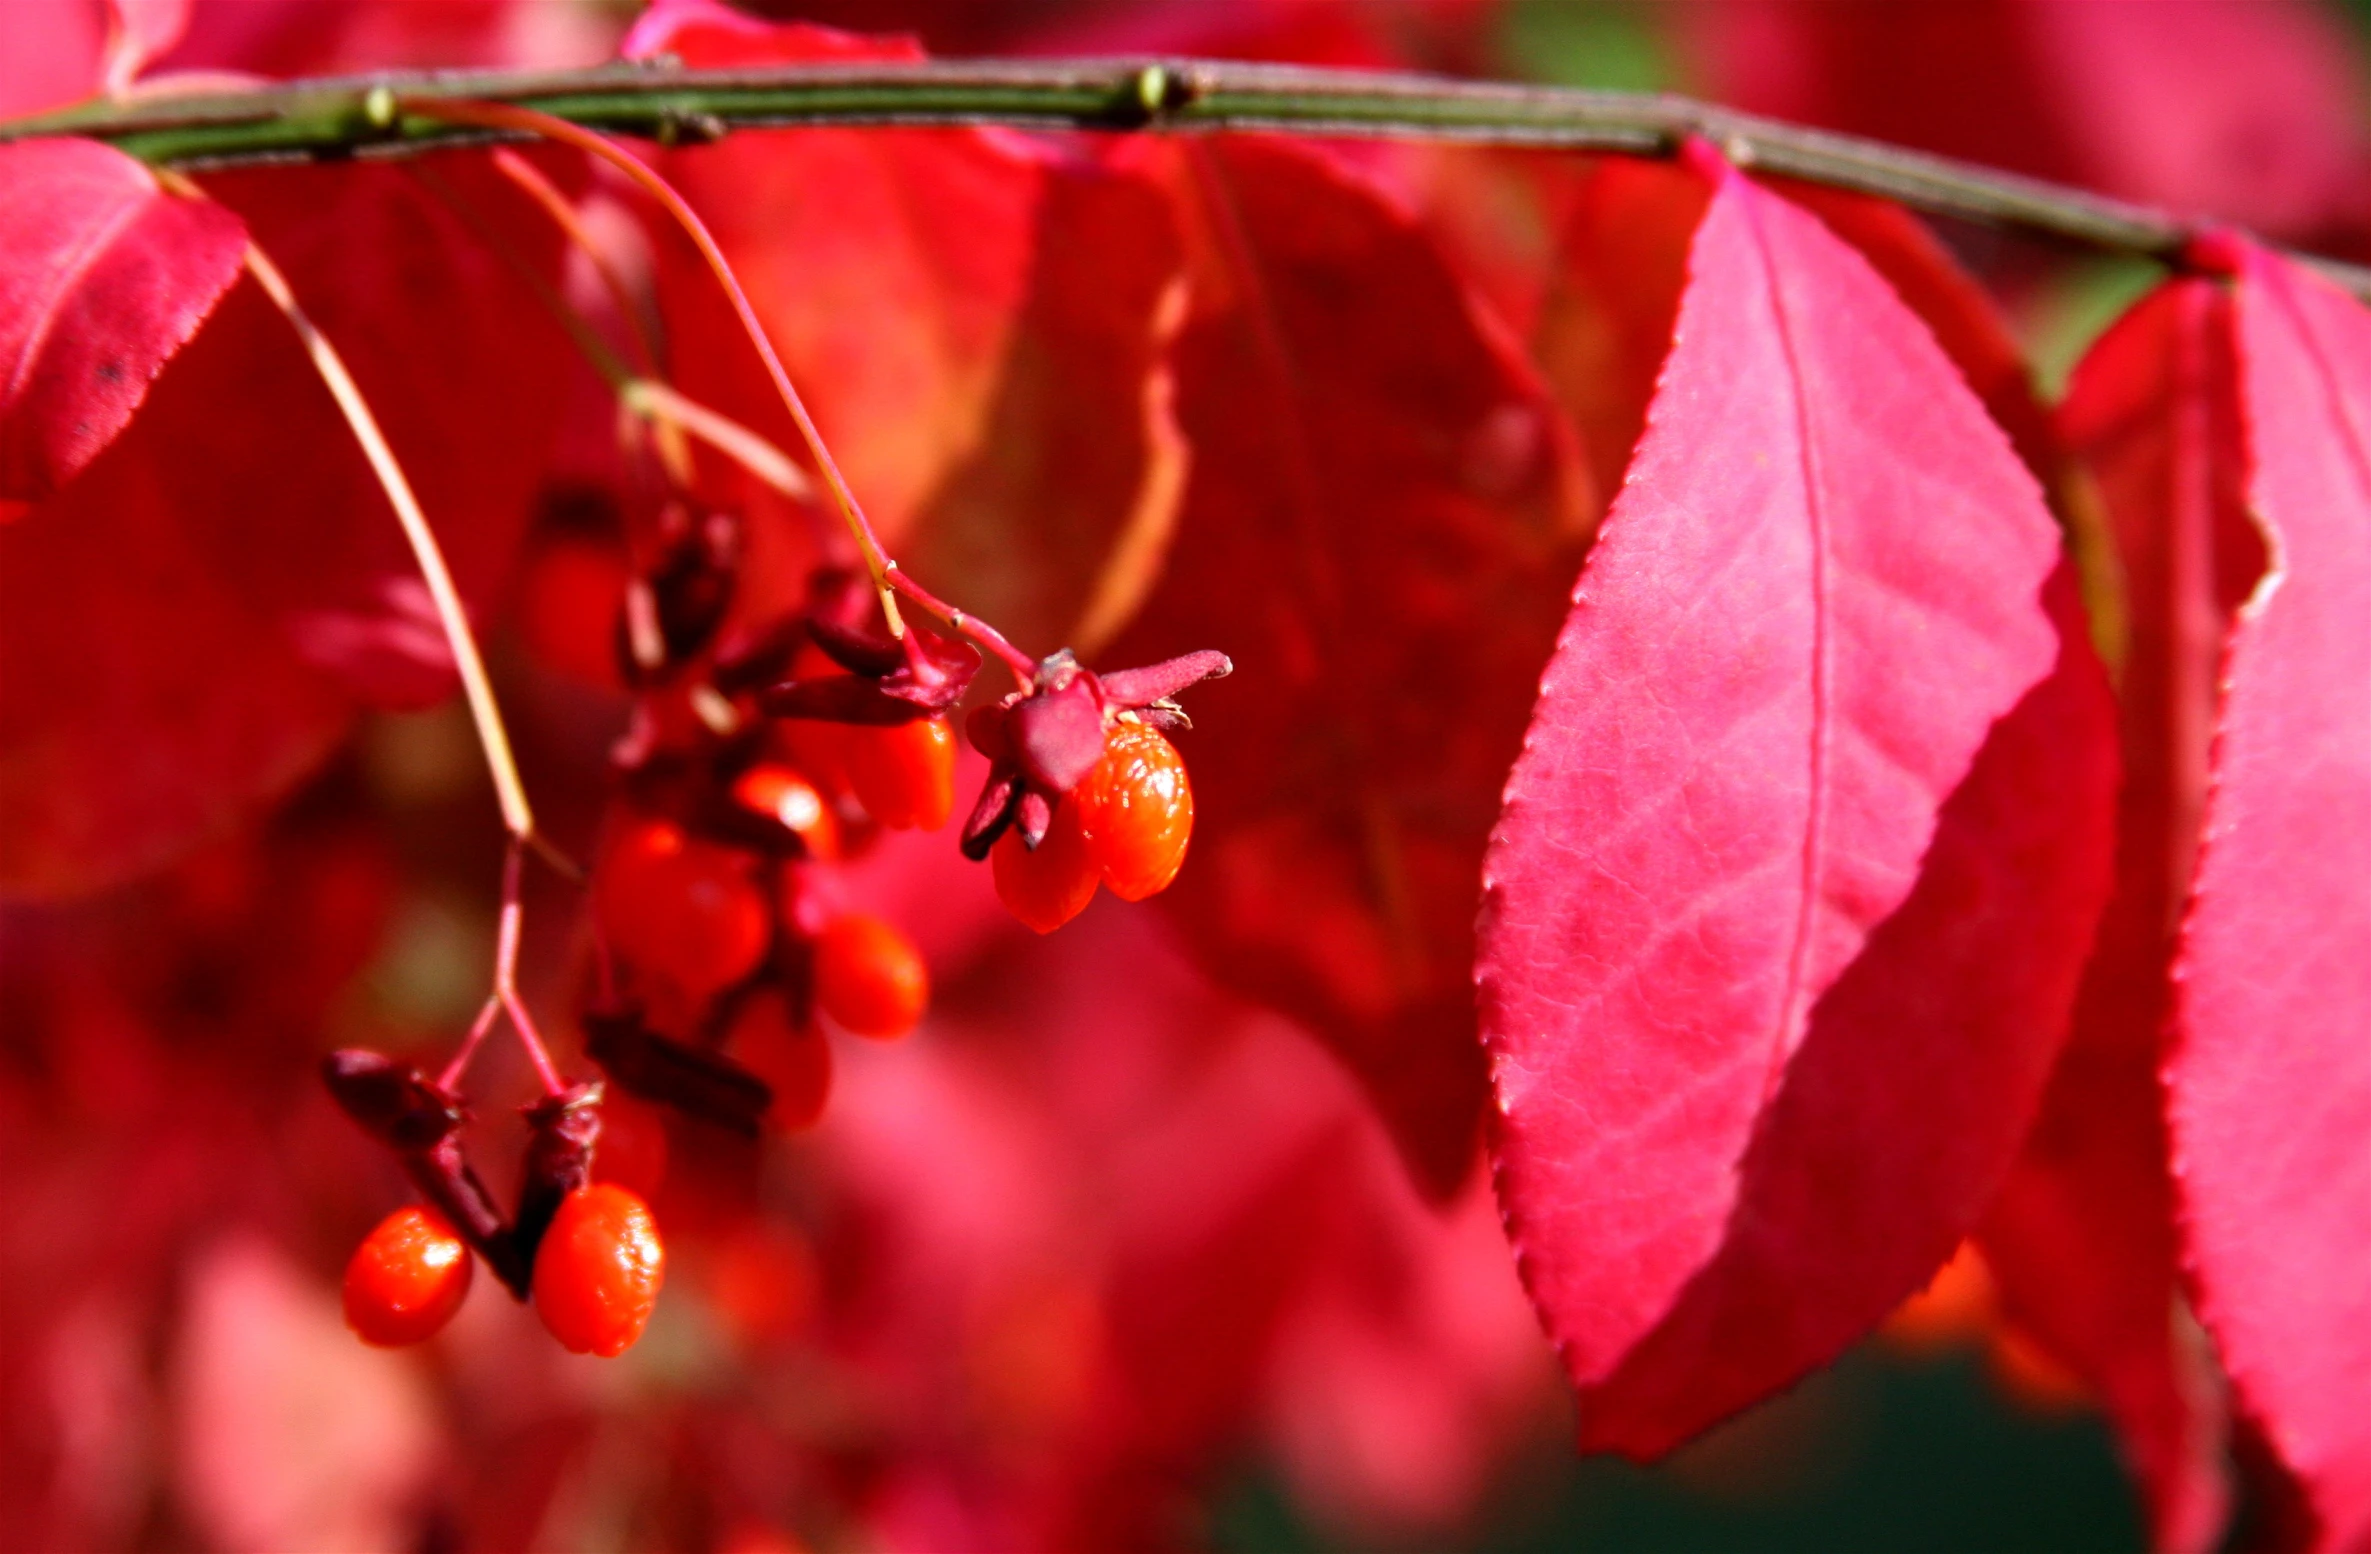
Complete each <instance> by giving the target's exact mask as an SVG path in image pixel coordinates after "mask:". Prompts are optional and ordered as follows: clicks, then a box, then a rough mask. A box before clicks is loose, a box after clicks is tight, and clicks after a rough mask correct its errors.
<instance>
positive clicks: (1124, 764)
mask: <svg viewBox="0 0 2371 1554" xmlns="http://www.w3.org/2000/svg"><path fill="white" fill-rule="evenodd" d="M1074 797H1075V798H1076V800H1077V803H1078V816H1079V829H1080V830H1082V831H1084V832H1085V833H1086V837H1087V852H1088V854H1089V856H1091V857H1092V858H1093V859H1094V860H1095V868H1096V871H1097V872H1098V873H1100V874H1101V875H1102V876H1103V883H1104V884H1106V885H1109V886H1110V887H1111V893H1112V894H1113V895H1115V896H1117V897H1119V898H1120V899H1121V900H1122V901H1142V900H1143V899H1144V898H1145V897H1147V896H1149V895H1152V894H1154V893H1155V892H1157V891H1160V890H1162V889H1165V888H1166V887H1167V886H1168V884H1169V882H1170V881H1171V880H1173V879H1175V878H1177V871H1178V869H1179V868H1180V867H1181V866H1182V865H1183V864H1184V863H1185V855H1186V843H1187V842H1188V841H1189V840H1190V839H1191V838H1192V836H1193V834H1194V789H1193V786H1192V784H1190V783H1188V782H1187V781H1186V769H1185V761H1184V759H1183V758H1182V757H1180V756H1179V755H1178V753H1177V747H1176V746H1175V745H1172V744H1171V743H1169V741H1168V740H1167V739H1166V738H1164V737H1163V736H1162V734H1161V731H1160V730H1159V729H1157V728H1154V727H1152V726H1151V725H1150V724H1146V723H1132V722H1121V723H1116V724H1114V725H1113V726H1112V730H1111V733H1110V735H1109V736H1108V737H1107V738H1106V739H1105V740H1104V743H1103V759H1102V760H1100V761H1098V762H1097V763H1095V770H1094V771H1092V772H1090V773H1089V774H1088V776H1087V780H1086V781H1085V782H1082V783H1080V784H1079V786H1078V791H1077V793H1076V794H1075V795H1074Z"/></svg>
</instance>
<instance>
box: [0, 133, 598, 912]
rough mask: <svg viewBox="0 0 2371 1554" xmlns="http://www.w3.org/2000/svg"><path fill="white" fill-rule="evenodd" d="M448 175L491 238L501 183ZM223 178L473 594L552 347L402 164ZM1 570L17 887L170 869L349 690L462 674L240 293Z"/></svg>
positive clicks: (386, 527)
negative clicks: (338, 354) (381, 431)
mask: <svg viewBox="0 0 2371 1554" xmlns="http://www.w3.org/2000/svg"><path fill="white" fill-rule="evenodd" d="M435 167H436V175H437V176H438V177H439V178H441V180H442V181H443V183H444V185H445V186H446V187H448V188H451V189H454V190H458V191H461V192H462V193H463V195H464V197H465V198H466V199H467V200H468V201H469V202H470V204H471V206H472V208H473V209H474V210H476V211H477V212H479V213H480V214H481V215H482V216H483V218H484V219H485V220H486V221H487V224H488V225H489V226H492V227H494V228H496V229H497V230H499V229H500V228H501V225H502V222H503V212H504V209H505V207H504V206H503V205H502V204H500V203H499V201H500V200H501V198H502V197H503V196H504V193H505V188H506V186H504V185H502V184H501V182H500V181H499V180H498V179H494V178H491V177H490V176H488V177H484V178H483V179H481V177H480V174H481V172H482V169H480V168H478V167H477V166H476V164H475V160H474V158H466V157H465V158H438V159H436V161H435ZM218 188H219V191H220V192H221V193H222V195H223V196H224V197H225V198H226V199H228V200H230V201H233V202H235V203H236V204H237V205H238V206H239V208H240V209H241V210H242V211H243V212H244V213H245V215H246V216H247V218H248V220H249V222H250V224H251V225H252V226H253V228H254V230H255V231H256V233H257V234H258V240H259V241H260V242H261V243H263V244H264V246H265V247H266V248H267V249H268V250H269V251H270V252H271V253H272V254H273V256H274V257H275V258H276V259H278V260H279V262H280V263H281V265H282V267H283V268H284V269H285V270H287V272H288V274H289V276H290V278H291V281H292V284H293V285H294V287H295V289H296V293H297V296H298V298H299V300H300V301H302V302H303V303H304V304H305V305H306V307H307V308H308V310H309V311H310V312H311V313H312V314H313V316H314V318H315V320H316V321H317V322H318V323H319V324H320V325H321V327H322V329H323V331H324V332H325V333H326V334H327V335H328V336H329V337H330V338H331V340H333V341H334V342H335V343H336V344H337V345H338V347H339V348H340V350H341V351H342V352H343V353H344V354H345V356H346V358H347V360H348V362H349V364H350V365H351V366H352V368H353V371H354V375H355V377H356V379H357V381H358V382H359V383H360V384H361V387H362V390H363V393H364V396H365V397H366V398H367V399H368V400H369V401H370V402H371V404H372V406H373V408H374V410H375V411H376V412H377V414H378V416H379V418H380V420H381V422H382V424H383V426H384V427H385V430H386V433H387V437H388V440H389V441H390V443H391V444H392V445H393V447H394V449H395V452H396V455H397V457H398V458H399V459H400V460H401V462H402V463H403V465H404V467H405V468H406V470H407V471H408V472H409V474H410V476H411V479H412V482H413V484H414V486H415V487H416V489H417V490H418V493H419V496H420V499H421V502H422V504H423V506H424V507H425V508H426V509H427V512H428V516H429V520H430V522H431V524H432V525H433V526H434V527H435V528H436V530H437V532H438V534H439V536H440V537H441V538H442V540H443V543H444V545H445V548H446V554H447V556H448V558H449V559H450V561H451V562H452V565H453V570H454V574H455V577H456V579H457V581H458V582H459V583H460V585H461V587H462V590H463V592H464V596H465V598H467V599H469V600H471V601H473V602H475V601H480V600H484V599H487V598H489V597H491V596H492V594H493V592H494V591H495V590H497V589H498V588H499V587H500V584H501V580H502V576H503V573H504V572H505V570H506V569H507V568H508V565H509V562H510V558H511V556H512V554H513V552H514V551H515V548H516V545H517V542H518V538H519V536H520V533H521V531H522V530H523V528H524V527H525V523H526V520H527V516H528V508H529V504H530V500H531V498H532V495H533V492H534V489H535V486H536V482H537V480H538V478H539V476H540V473H541V470H542V468H543V463H544V460H545V458H546V456H547V455H548V453H549V450H550V446H551V441H552V436H551V433H552V430H553V426H554V422H555V419H556V417H557V414H558V407H559V405H560V404H561V403H562V402H563V400H564V399H565V397H566V396H565V395H564V394H563V393H562V392H560V389H559V387H558V381H557V380H558V379H559V375H560V373H561V372H562V371H563V370H564V369H565V367H566V364H567V359H568V358H567V351H568V347H567V345H566V341H565V338H564V337H563V336H562V335H561V334H560V332H559V330H558V328H557V327H556V326H555V325H554V324H552V323H551V322H550V320H549V319H548V317H546V316H545V315H544V313H543V312H542V310H541V308H540V306H539V305H538V304H537V303H536V302H535V301H534V299H533V298H532V296H531V295H529V294H528V293H527V291H526V288H525V286H524V284H523V283H522V282H520V281H519V280H518V279H517V278H516V277H515V276H514V275H512V274H511V273H510V271H509V270H508V269H507V267H506V266H505V264H504V262H503V261H502V260H500V259H499V258H497V257H496V256H495V255H494V254H493V253H491V252H489V251H488V250H487V248H486V247H485V245H484V243H483V241H482V239H481V238H480V237H479V236H478V234H477V233H476V232H475V231H474V230H472V229H471V227H470V226H469V225H467V224H466V223H465V222H463V221H462V220H461V219H460V218H459V217H457V216H455V215H454V214H453V213H452V212H450V211H448V210H446V209H445V208H444V207H443V206H442V205H441V204H440V203H439V202H438V200H437V199H436V198H434V197H431V196H430V195H429V194H428V193H427V192H425V186H424V185H422V184H421V183H419V182H417V181H416V179H415V176H414V174H412V173H410V172H407V171H405V170H402V169H397V168H390V167H364V166H348V167H336V168H326V169H301V168H282V169H273V170H269V171H264V172H256V173H251V174H244V175H240V176H238V177H236V178H231V177H225V178H223V179H222V180H220V182H219V184H218ZM510 198H511V199H512V200H514V201H515V200H516V199H517V196H516V194H515V191H511V192H510ZM510 209H511V211H512V212H513V213H514V215H518V216H521V217H523V218H525V219H530V220H532V221H533V222H535V223H538V224H540V223H542V221H543V218H542V217H541V216H539V215H532V213H529V212H523V211H521V210H520V208H519V207H518V206H517V205H516V204H514V205H513V206H511V207H510ZM517 241H518V244H519V246H520V247H521V249H522V250H523V255H524V257H526V258H527V261H528V262H529V263H537V262H540V263H543V264H546V265H548V264H550V263H551V261H552V260H553V259H554V257H555V249H556V242H555V240H554V239H553V237H552V236H551V234H550V232H549V231H548V229H547V228H544V227H542V226H541V225H536V226H531V227H529V228H527V229H526V231H525V232H523V233H521V234H519V236H518V239H517ZM424 320H426V321H431V322H425V323H424V322H423V321H424ZM0 574H4V575H0V736H4V737H0V804H4V805H5V807H6V810H7V813H8V814H9V815H10V817H11V824H10V825H9V826H8V827H7V828H6V831H5V839H4V840H0V882H4V883H5V885H6V886H7V887H9V888H12V889H19V890H34V891H41V892H59V891H65V890H72V889H80V888H87V887H89V886H92V885H95V884H99V883H103V882H105V881H107V880H110V879H114V878H119V877H122V876H124V875H127V874H130V873H135V872H137V871H138V870H140V869H142V868H144V867H148V866H150V865H153V864H155V863H157V862H159V861H162V859H164V858H165V857H167V856H169V855H170V854H171V853H172V852H173V851H175V850H177V849H178V848H180V847H182V846H185V845H187V844H188V843H189V842H191V841H193V840H195V839H196V838H197V837H199V836H201V835H203V834H205V833H206V832H208V831H210V830H214V829H217V828H219V827H220V826H222V825H223V824H225V823H226V822H227V821H228V820H229V819H230V818H231V817H233V816H234V815H236V814H237V813H239V812H241V811H242V810H244V809H245V808H247V807H248V806H251V805H253V804H256V803H258V802H261V801H263V800H265V799H268V798H270V797H272V796H275V795H277V794H278V793H280V792H282V791H284V790H285V789H286V787H287V786H288V785H289V784H290V783H292V782H293V781H295V779H296V778H297V777H299V776H300V775H302V774H303V773H304V772H305V771H306V770H307V769H309V768H310V767H311V766H312V765H313V764H314V763H315V762H317V761H318V760H319V758H320V757H321V755H322V754H323V753H325V752H326V750H327V749H328V747H329V745H330V744H331V742H332V741H333V740H334V738H335V736H336V734H337V733H338V731H339V730H340V729H342V727H343V726H344V723H345V721H346V711H347V705H348V697H349V696H352V697H359V698H361V699H364V700H368V701H375V702H380V703H393V704H398V705H401V704H405V703H411V702H418V701H421V700H428V699H433V698H435V697H436V696H439V695H442V694H445V693H446V692H447V691H449V690H450V688H451V686H452V684H453V681H452V670H451V660H450V658H449V656H448V655H447V653H446V651H445V647H444V642H443V638H442V637H441V636H440V635H439V633H438V630H437V627H436V624H435V621H434V618H433V616H432V615H431V613H430V612H429V610H428V608H427V606H426V601H425V588H424V585H422V584H421V583H420V582H419V580H418V576H419V574H418V571H417V568H416V567H415V565H414V563H413V560H412V556H411V553H410V551H409V549H408V548H407V547H406V546H405V544H404V541H403V538H402V535H401V532H400V531H399V530H398V528H397V527H396V522H395V516H394V514H393V513H392V512H391V511H390V510H389V508H388V506H387V500H386V497H385V495H384V494H383V493H382V492H381V490H380V489H379V486H378V484H377V482H376V481H375V480H374V479H373V478H372V477H371V475H370V473H369V470H368V468H367V466H366V465H365V464H364V463H363V461H362V455H361V452H360V450H359V448H358V447H357V446H356V444H355V442H354V437H353V433H352V432H351V431H350V430H349V429H348V428H347V426H346V423H345V421H344V419H343V418H342V417H341V416H340V415H339V414H338V413H337V411H336V409H335V407H334V406H333V405H332V404H331V402H330V400H329V397H328V394H327V391H326V390H325V389H323V388H322V386H321V383H320V381H319V379H318V377H317V376H316V375H315V374H314V371H313V368H312V366H311V364H310V363H309V362H308V361H307V360H306V359H305V357H304V354H303V353H302V351H301V350H300V349H299V348H298V345H297V343H296V337H295V335H294V334H293V332H292V331H291V330H290V329H289V327H288V323H287V321H286V320H285V319H283V318H281V317H280V315H279V314H278V312H277V311H276V310H274V309H273V308H272V307H271V306H270V305H269V304H267V303H266V302H265V301H264V299H263V296H262V293H261V292H260V291H259V290H258V289H257V288H255V287H253V286H241V287H237V288H235V289H234V290H232V291H231V292H230V293H229V294H228V295H227V296H226V297H225V298H224V300H223V302H222V304H221V306H220V307H219V309H218V310H217V313H216V316H215V318H214V319H213V321H212V322H211V324H210V325H209V326H208V327H207V328H206V330H205V331H204V332H203V333H202V334H200V335H199V337H198V338H197V339H196V340H195V341H193V342H191V344H190V345H189V347H188V348H187V349H185V350H184V351H183V352H182V354H181V356H180V358H179V359H178V360H176V361H175V362H174V363H173V365H172V366H171V367H170V368H169V369H168V370H167V371H166V372H165V373H164V375H163V376H162V377H161V378H160V379H159V380H158V384H157V387H156V389H155V391H154V393H153V395H152V396H151V402H150V403H149V405H148V406H147V408H146V409H145V410H144V412H143V413H142V414H141V416H140V417H139V418H138V419H137V420H135V421H134V422H133V424H132V426H131V428H130V429H129V431H128V432H127V433H126V434H125V436H124V437H122V438H120V439H118V441H117V443H116V445H115V446H114V447H112V448H110V449H109V450H108V452H107V453H106V454H104V455H102V456H101V457H100V458H99V459H98V460H97V461H96V462H95V463H94V464H93V465H92V467H91V468H90V470H88V471H87V472H86V473H85V474H84V475H83V476H82V478H80V479H78V480H77V481H75V482H74V483H73V484H72V485H70V486H68V487H66V488H65V489H64V490H63V491H61V492H59V493H57V494H56V495H55V496H53V497H51V498H50V499H49V500H48V501H46V502H44V503H42V504H40V505H39V506H38V507H36V508H35V509H34V510H33V512H32V513H31V514H30V515H29V516H27V517H25V518H24V519H22V520H21V521H19V522H18V523H16V524H13V525H10V526H9V527H8V528H7V529H6V530H4V531H0ZM324 672H326V673H324ZM341 690H342V691H343V692H345V693H346V695H341V694H339V692H340V691H341Z"/></svg>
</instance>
